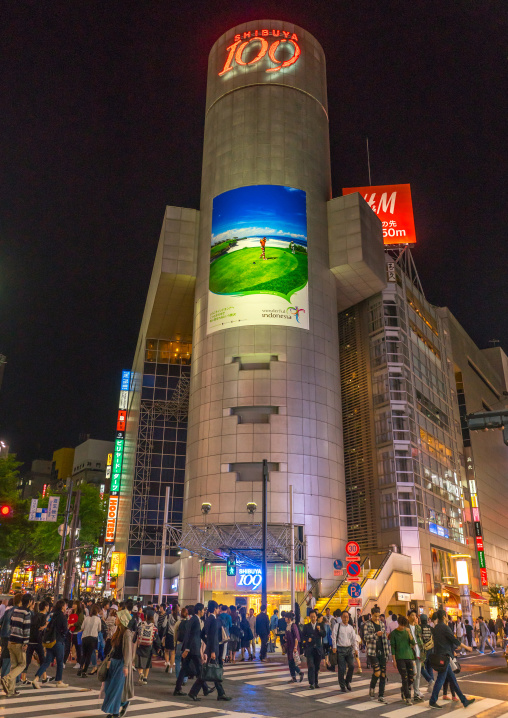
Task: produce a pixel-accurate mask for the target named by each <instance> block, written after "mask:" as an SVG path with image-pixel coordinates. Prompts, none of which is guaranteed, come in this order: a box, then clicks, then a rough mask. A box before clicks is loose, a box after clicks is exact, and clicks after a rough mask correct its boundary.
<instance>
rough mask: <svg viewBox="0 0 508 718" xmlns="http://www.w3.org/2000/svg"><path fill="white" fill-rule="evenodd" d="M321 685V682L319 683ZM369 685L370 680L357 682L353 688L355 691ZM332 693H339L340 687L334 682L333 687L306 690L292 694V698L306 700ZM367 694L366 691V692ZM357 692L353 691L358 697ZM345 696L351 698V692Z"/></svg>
mask: <svg viewBox="0 0 508 718" xmlns="http://www.w3.org/2000/svg"><path fill="white" fill-rule="evenodd" d="M320 683H321V681H320ZM369 683H370V680H368V681H358V683H355V684H354V688H355V689H356V688H357V687H358V686H367V685H368V684H369ZM334 691H340V685H339V682H338V681H337V680H336V681H335V685H332V686H323V688H321V687H319V688H314V690H306V691H298V693H292V694H291V695H293V696H298V697H299V698H306V697H307V696H320V695H323V694H324V693H332V692H334ZM367 692H368V691H367ZM358 694H359V691H357V690H355V695H358ZM344 695H345V696H352V695H353V692H352V691H351V693H349V692H348V693H346V694H344Z"/></svg>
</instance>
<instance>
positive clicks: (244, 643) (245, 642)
mask: <svg viewBox="0 0 508 718" xmlns="http://www.w3.org/2000/svg"><path fill="white" fill-rule="evenodd" d="M219 628H220V629H221V630H222V624H220V625H219ZM240 630H241V631H242V637H241V639H240V660H241V661H245V653H244V652H245V651H247V653H248V655H249V658H248V660H249V661H252V651H251V648H250V647H251V641H252V639H253V638H254V634H253V633H252V631H251V627H250V623H249V619H248V618H247V609H246V608H245V606H242V608H241V609H240ZM220 640H221V637H219V642H220Z"/></svg>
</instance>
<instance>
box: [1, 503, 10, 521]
mask: <svg viewBox="0 0 508 718" xmlns="http://www.w3.org/2000/svg"><path fill="white" fill-rule="evenodd" d="M0 516H1V517H2V518H4V519H6V518H8V517H9V516H12V506H9V505H8V504H2V505H1V506H0Z"/></svg>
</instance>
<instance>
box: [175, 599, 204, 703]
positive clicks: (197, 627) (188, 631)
mask: <svg viewBox="0 0 508 718" xmlns="http://www.w3.org/2000/svg"><path fill="white" fill-rule="evenodd" d="M204 612H205V607H204V606H203V604H202V603H196V605H195V606H194V615H193V616H192V617H191V618H190V619H189V620H188V621H187V624H186V626H185V635H184V638H183V643H182V667H181V669H180V673H179V674H178V678H177V679H176V686H175V690H174V691H173V695H174V696H184V695H186V694H185V693H183V692H182V685H183V679H184V678H186V677H187V676H188V675H189V673H190V668H191V665H192V668H193V674H194V675H195V676H198V678H199V677H200V675H201V618H202V616H203V614H204ZM193 687H194V686H193ZM204 693H205V695H207V691H204ZM189 695H190V694H189ZM191 698H192V699H193V700H196V696H195V695H194V696H191Z"/></svg>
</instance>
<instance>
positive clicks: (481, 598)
mask: <svg viewBox="0 0 508 718" xmlns="http://www.w3.org/2000/svg"><path fill="white" fill-rule="evenodd" d="M469 595H470V597H471V598H472V599H473V601H481V602H482V603H488V602H489V599H488V598H485V596H482V595H481V593H475V592H474V591H469Z"/></svg>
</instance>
